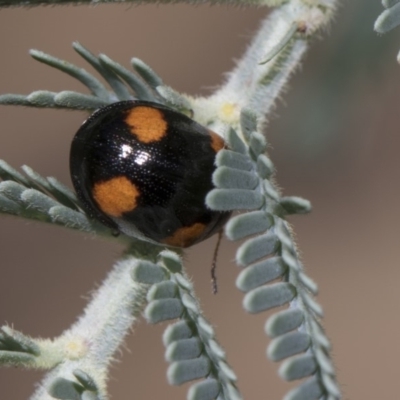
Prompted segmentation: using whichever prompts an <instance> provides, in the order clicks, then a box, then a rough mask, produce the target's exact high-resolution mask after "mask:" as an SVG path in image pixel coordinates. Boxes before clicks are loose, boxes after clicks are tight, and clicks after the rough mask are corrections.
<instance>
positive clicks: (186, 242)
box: [163, 222, 206, 247]
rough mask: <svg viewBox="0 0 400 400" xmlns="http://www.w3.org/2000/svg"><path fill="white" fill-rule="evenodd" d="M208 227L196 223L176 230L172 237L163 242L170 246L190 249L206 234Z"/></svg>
mask: <svg viewBox="0 0 400 400" xmlns="http://www.w3.org/2000/svg"><path fill="white" fill-rule="evenodd" d="M205 228H206V225H204V224H202V223H200V222H196V223H195V224H193V225H192V226H185V227H183V228H180V229H178V230H176V231H175V232H174V233H173V234H172V235H171V236H168V237H167V238H165V239H164V240H163V243H165V244H168V245H169V246H176V247H188V246H190V245H192V244H193V243H194V242H195V241H196V239H197V238H198V237H199V236H200V235H201V234H202V233H203V232H204V229H205Z"/></svg>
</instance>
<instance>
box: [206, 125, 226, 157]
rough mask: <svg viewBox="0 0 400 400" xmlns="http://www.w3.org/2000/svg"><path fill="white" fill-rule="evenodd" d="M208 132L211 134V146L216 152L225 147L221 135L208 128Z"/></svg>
mask: <svg viewBox="0 0 400 400" xmlns="http://www.w3.org/2000/svg"><path fill="white" fill-rule="evenodd" d="M209 132H210V136H211V147H212V148H213V150H214V151H215V152H216V153H218V152H219V151H220V150H221V149H223V148H224V147H225V142H224V139H222V138H221V136H219V135H217V134H216V133H215V132H213V131H210V130H209Z"/></svg>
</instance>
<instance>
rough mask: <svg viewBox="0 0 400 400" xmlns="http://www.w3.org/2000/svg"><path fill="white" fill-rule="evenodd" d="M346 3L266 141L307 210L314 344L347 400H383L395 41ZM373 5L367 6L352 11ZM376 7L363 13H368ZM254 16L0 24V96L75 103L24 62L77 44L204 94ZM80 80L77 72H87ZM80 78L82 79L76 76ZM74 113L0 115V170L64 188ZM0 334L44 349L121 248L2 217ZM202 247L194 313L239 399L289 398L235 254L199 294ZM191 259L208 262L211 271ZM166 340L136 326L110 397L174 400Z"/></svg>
mask: <svg viewBox="0 0 400 400" xmlns="http://www.w3.org/2000/svg"><path fill="white" fill-rule="evenodd" d="M347 3H351V4H347V5H343V6H342V7H341V9H340V10H339V11H340V12H339V14H338V16H337V18H336V21H335V23H334V24H333V25H332V27H331V29H330V32H329V34H327V35H324V37H323V40H318V41H316V42H315V43H314V44H313V47H312V51H311V52H310V53H309V55H308V57H307V58H306V59H305V61H304V63H303V68H302V70H301V71H299V72H298V73H297V74H296V76H295V78H294V79H293V80H292V82H291V85H290V90H289V92H288V94H287V95H285V96H284V101H283V102H280V103H279V104H278V107H277V109H276V112H275V114H274V116H273V118H272V120H271V123H270V126H269V128H268V130H267V132H266V134H267V137H268V139H269V141H270V143H271V150H270V155H271V157H272V159H273V160H274V161H275V163H276V165H277V169H278V175H277V179H278V182H279V184H280V186H281V187H282V188H283V190H284V193H285V194H287V195H298V196H303V197H305V198H308V199H310V200H311V201H312V203H313V206H314V211H313V212H312V214H310V215H309V216H302V217H300V216H298V217H293V218H292V219H291V222H293V224H294V227H295V231H296V234H297V240H298V244H299V247H300V249H301V252H302V256H303V260H304V263H305V265H306V268H307V272H308V274H309V275H310V276H311V277H312V278H313V279H314V280H316V281H317V282H318V284H319V287H320V295H319V297H318V300H319V301H320V302H321V304H322V305H323V307H324V310H325V313H326V317H325V319H324V323H325V327H326V329H327V333H328V335H329V337H330V339H331V341H332V343H333V354H334V358H335V362H336V366H337V372H338V378H339V381H340V382H341V385H342V389H343V392H344V398H346V399H380V398H386V397H389V398H395V397H396V393H398V382H397V377H398V372H397V368H398V358H399V356H400V345H399V343H398V340H397V338H398V330H399V329H400V315H399V313H398V310H399V306H398V304H399V299H400V293H399V290H398V287H399V281H400V252H399V247H400V246H399V244H400V237H399V236H400V235H399V233H400V229H399V223H400V212H399V206H398V203H399V199H400V180H399V175H400V174H399V168H400V158H399V157H398V154H399V150H398V149H399V146H400V137H399V136H400V135H399V129H398V126H399V121H400V113H399V111H398V109H399V104H400V66H398V65H397V64H396V61H395V56H396V53H397V48H400V38H399V36H398V33H396V32H392V33H391V34H389V35H386V36H384V37H378V36H377V35H376V34H374V32H373V31H372V27H373V22H374V19H375V18H376V17H377V16H378V13H379V12H380V10H381V6H380V4H379V2H363V1H362V0H358V1H353V2H347ZM363 3H371V4H363ZM375 3H376V4H375ZM265 13H266V11H264V10H257V9H239V8H227V7H209V6H197V7H189V6H159V7H155V6H141V7H129V6H125V5H117V6H111V5H107V6H97V7H88V6H80V7H61V8H52V7H47V8H35V9H30V10H20V9H13V10H11V9H10V10H1V11H0V51H1V53H0V54H1V75H0V92H1V93H9V92H13V93H29V92H31V91H33V90H36V89H48V90H53V91H58V90H62V89H70V90H72V89H77V90H81V86H80V85H79V84H78V83H76V82H75V81H74V80H72V79H71V78H68V77H66V76H63V74H61V73H59V72H57V71H54V70H52V69H50V68H48V67H46V66H43V65H41V64H39V63H37V62H35V61H33V60H32V59H31V58H30V57H29V56H28V54H27V52H28V49H30V48H37V49H40V50H43V51H46V52H48V53H50V54H53V55H56V56H59V57H61V58H64V59H67V60H69V61H73V62H76V63H78V64H79V65H81V66H83V65H85V64H84V62H83V61H81V60H80V59H79V57H78V56H77V55H76V54H75V53H74V52H73V50H72V48H71V46H70V43H71V42H72V41H74V40H78V41H80V42H81V43H82V44H84V45H86V46H88V47H89V48H90V49H91V50H92V51H93V52H96V53H97V52H104V53H106V54H108V55H109V56H110V57H112V58H114V59H115V60H117V61H119V62H121V63H123V64H124V65H126V66H127V65H129V59H130V58H131V57H132V56H136V57H140V58H142V59H143V60H144V61H146V62H148V63H149V64H150V65H151V66H152V67H153V68H154V69H155V70H156V71H158V72H159V73H160V74H161V76H162V77H163V78H164V80H165V82H166V83H167V84H169V85H171V86H172V87H174V88H176V89H178V90H181V91H184V92H188V93H191V94H196V93H199V94H207V93H210V91H211V89H212V88H213V87H215V86H217V85H218V84H220V83H221V81H222V80H223V73H224V72H226V71H228V70H229V69H230V68H232V66H233V65H234V61H233V60H234V59H235V58H236V59H237V58H238V57H239V56H240V55H241V53H242V52H243V51H244V49H245V47H246V44H247V43H249V40H250V38H251V35H252V33H253V32H254V31H255V30H256V28H257V26H258V24H259V21H260V20H261V19H262V18H263V17H264V15H265ZM85 67H86V65H85ZM88 69H89V67H88ZM84 118H85V115H84V114H83V113H79V112H65V111H51V110H50V111H44V110H34V109H22V108H16V107H0V157H1V158H4V159H5V160H6V161H8V162H9V163H11V164H12V165H13V166H15V167H19V166H20V165H23V164H28V165H30V166H31V167H33V168H34V169H36V170H37V171H38V172H40V173H41V174H43V175H45V176H49V175H52V176H56V177H57V178H59V179H60V180H61V181H62V182H64V183H66V184H70V179H69V176H68V152H69V144H70V141H71V139H72V137H73V135H74V133H75V131H76V130H77V128H78V126H79V125H80V123H81V121H82V120H83V119H84ZM0 238H1V239H0V246H1V247H0V249H1V250H0V251H1V253H0V254H1V267H0V268H1V269H0V271H1V275H0V322H1V323H4V322H7V323H12V324H14V326H15V328H16V329H19V330H21V331H23V332H25V333H28V334H31V335H34V336H43V337H46V336H50V337H51V336H55V335H58V334H59V333H60V332H62V331H63V330H64V329H65V328H67V327H68V326H69V325H70V324H71V323H72V322H73V321H74V320H75V318H76V317H77V316H78V315H79V314H80V312H81V310H82V308H83V307H84V305H85V303H86V298H87V296H88V294H89V293H90V291H91V290H92V289H93V288H94V287H95V285H96V284H97V283H99V282H100V281H101V280H102V279H103V278H104V276H105V275H106V273H107V271H108V270H109V269H110V266H111V265H112V263H113V261H114V260H116V259H117V257H118V255H119V254H120V252H121V248H119V247H118V246H116V245H113V244H110V243H105V242H102V241H100V240H96V239H93V238H88V237H85V235H81V234H79V233H74V232H70V231H67V230H63V229H61V228H57V227H52V226H47V225H41V224H38V223H32V222H25V221H22V220H18V219H13V218H11V217H2V218H1V227H0ZM214 243H215V239H211V240H209V241H207V242H206V243H203V244H200V245H198V246H195V247H194V248H193V249H192V250H190V252H188V254H187V257H186V258H187V267H188V270H189V272H190V274H191V275H192V276H193V278H194V282H195V285H196V288H197V292H198V294H199V296H200V298H201V299H202V306H203V308H204V309H205V313H206V315H207V316H208V318H209V319H210V320H211V322H212V323H213V324H214V325H215V327H216V330H217V333H218V337H219V340H220V342H221V343H222V345H223V346H224V347H225V349H226V350H227V353H228V356H229V358H228V360H229V361H230V363H231V364H232V366H233V367H234V369H235V371H236V372H237V374H238V376H239V387H240V388H241V390H242V392H243V394H244V396H245V398H247V399H258V398H261V397H262V398H268V399H279V398H281V397H282V395H283V394H284V393H285V392H286V391H287V390H288V388H289V387H290V385H288V384H286V383H282V382H281V381H280V379H279V378H278V377H277V367H278V366H277V365H274V364H272V363H270V362H268V361H267V360H266V357H265V348H266V345H267V343H268V342H269V340H268V338H267V337H265V335H264V333H263V324H264V321H265V319H266V315H265V314H264V315H260V316H256V317H254V316H249V315H246V314H245V313H244V312H243V311H242V308H241V300H242V295H241V294H240V293H239V292H238V290H236V289H235V287H234V281H235V279H236V275H237V267H236V266H235V264H234V262H233V259H234V253H235V248H236V244H231V243H228V242H226V241H225V242H224V243H223V245H222V250H221V252H220V259H219V270H218V276H219V288H220V292H219V293H218V295H217V296H213V295H212V294H211V289H210V283H209V275H210V272H209V269H210V260H211V251H212V249H213V246H214ZM204 254H210V256H209V257H207V256H204ZM162 331H163V327H161V326H148V325H147V324H146V323H145V322H141V323H140V324H139V325H137V326H136V327H135V331H134V334H132V335H130V336H129V338H128V339H127V342H126V345H127V346H126V347H127V349H129V350H124V351H123V354H122V357H121V362H120V363H118V364H116V365H115V367H114V368H113V370H112V379H111V380H110V393H111V398H112V399H118V400H125V399H126V400H128V399H132V398H135V399H148V398H158V397H160V395H161V396H162V397H163V398H168V399H183V398H185V397H186V394H185V391H186V388H175V387H171V386H169V385H167V383H166V378H165V370H166V367H167V364H166V363H165V362H164V360H163V352H164V349H163V346H162V343H161V334H162ZM40 377H41V373H38V372H29V371H28V372H27V371H18V370H14V369H3V370H0V388H1V389H0V390H1V395H0V397H1V398H2V399H9V400H23V399H26V398H28V397H29V394H30V393H32V391H33V387H34V382H37V381H38V379H39V378H40Z"/></svg>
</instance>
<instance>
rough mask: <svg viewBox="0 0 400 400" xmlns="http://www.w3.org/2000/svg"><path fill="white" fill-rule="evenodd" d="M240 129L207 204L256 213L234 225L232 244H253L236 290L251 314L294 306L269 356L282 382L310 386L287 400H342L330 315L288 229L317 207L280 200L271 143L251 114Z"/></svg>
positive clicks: (271, 326)
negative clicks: (293, 218)
mask: <svg viewBox="0 0 400 400" xmlns="http://www.w3.org/2000/svg"><path fill="white" fill-rule="evenodd" d="M241 128H242V129H241V132H242V134H243V138H244V141H241V140H240V138H239V137H238V136H237V134H236V132H235V131H233V130H231V131H230V133H229V135H228V137H227V139H228V145H229V150H228V149H225V150H221V151H220V152H219V153H218V156H217V167H218V168H217V169H216V171H215V172H214V176H213V178H214V184H215V185H216V187H217V188H216V189H214V190H213V191H211V192H210V193H209V195H208V196H207V204H208V205H209V206H210V207H211V208H213V209H217V210H234V209H247V210H252V211H249V212H248V213H245V214H240V215H238V216H235V217H233V218H231V220H230V221H229V222H228V223H227V225H226V228H225V233H226V235H227V236H228V238H230V239H231V240H239V239H246V240H245V241H244V243H242V244H241V245H240V247H239V248H238V250H237V253H236V261H237V264H238V265H239V267H240V268H241V269H242V270H241V272H240V274H239V276H238V278H237V281H236V285H237V287H238V288H239V289H240V290H241V291H243V292H244V293H245V296H244V299H243V306H244V308H245V310H246V311H248V312H249V313H259V312H263V311H266V310H269V309H272V308H275V307H279V306H283V305H288V306H289V308H288V309H287V310H284V311H279V312H278V313H276V314H273V315H272V316H271V317H270V318H269V319H268V320H267V322H266V327H265V330H266V333H267V334H268V335H269V336H270V337H271V338H272V341H271V343H270V344H269V346H268V348H267V355H268V357H269V358H270V359H271V360H273V361H282V364H281V366H280V368H279V374H280V376H281V377H282V378H283V379H285V380H288V381H292V380H297V379H303V378H307V379H306V380H305V381H304V382H302V383H301V384H300V385H299V386H297V387H296V388H295V389H292V390H291V391H290V392H289V393H288V394H287V395H286V396H285V400H289V399H290V400H295V399H296V400H298V399H307V400H313V399H320V398H329V399H339V398H340V396H341V394H340V391H339V388H338V385H337V383H336V380H335V372H334V367H333V364H332V361H331V360H330V356H329V353H330V343H329V341H328V339H327V337H326V336H325V334H324V332H323V329H322V327H321V325H320V318H322V316H323V313H322V309H321V306H320V305H319V304H318V303H317V302H316V301H315V299H314V295H316V294H317V286H316V285H315V283H314V282H312V280H311V279H310V278H309V277H308V276H307V275H306V274H305V272H304V270H303V266H302V264H301V262H300V260H299V256H298V252H297V249H296V246H295V244H294V242H293V238H292V234H291V230H290V227H289V225H288V224H287V222H286V221H285V216H286V215H288V214H303V213H305V212H308V211H310V209H311V206H310V203H309V202H308V201H307V200H304V199H301V198H296V197H281V196H280V194H279V192H278V191H277V190H276V189H275V187H274V185H273V182H272V180H271V177H272V175H273V172H274V169H273V165H272V162H271V161H270V159H269V158H268V157H267V156H266V154H265V150H266V147H267V143H266V140H265V138H264V136H262V135H260V134H259V133H258V131H257V129H258V126H257V119H256V117H255V116H254V115H253V114H252V113H251V112H250V111H246V110H244V111H243V112H242V118H241ZM237 176H240V177H242V179H243V180H236V177H237ZM277 280H279V281H277Z"/></svg>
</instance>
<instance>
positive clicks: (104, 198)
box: [93, 176, 140, 217]
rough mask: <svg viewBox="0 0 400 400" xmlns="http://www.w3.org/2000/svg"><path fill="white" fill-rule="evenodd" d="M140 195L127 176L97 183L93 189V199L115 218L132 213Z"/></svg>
mask: <svg viewBox="0 0 400 400" xmlns="http://www.w3.org/2000/svg"><path fill="white" fill-rule="evenodd" d="M139 195H140V192H139V190H138V189H137V188H136V186H135V185H134V184H133V183H132V182H131V181H130V180H129V179H128V178H126V177H125V176H118V177H116V178H112V179H109V180H108V181H103V182H99V183H96V184H95V185H94V188H93V197H94V199H95V200H96V203H97V204H98V206H99V207H100V209H101V210H102V211H103V212H105V213H106V214H108V215H111V216H113V217H121V216H122V214H123V213H124V212H128V211H132V210H133V209H134V208H135V207H136V201H137V198H138V197H139Z"/></svg>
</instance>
